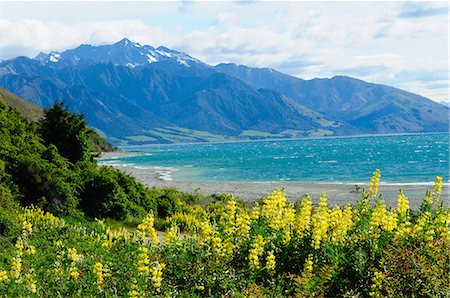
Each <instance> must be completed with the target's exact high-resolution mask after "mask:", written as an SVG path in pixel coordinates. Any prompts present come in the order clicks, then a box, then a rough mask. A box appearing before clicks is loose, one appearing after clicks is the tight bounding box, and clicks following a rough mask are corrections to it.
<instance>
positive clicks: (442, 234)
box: [0, 102, 450, 297]
mask: <svg viewBox="0 0 450 298" xmlns="http://www.w3.org/2000/svg"><path fill="white" fill-rule="evenodd" d="M0 124H1V130H0V198H1V200H0V296H1V297H4V296H6V297H10V296H19V297H59V296H63V297H66V296H70V297H71V296H75V297H79V296H83V297H107V296H108V297H111V296H112V297H175V296H179V297H282V296H285V297H286V296H297V297H298V296H300V297H302V296H304V297H314V296H326V297H335V296H342V297H368V296H370V297H383V296H403V297H419V296H431V297H445V296H448V295H449V294H450V286H449V282H448V272H449V262H448V260H449V257H450V256H449V252H450V212H449V210H448V208H446V207H445V206H444V204H443V202H444V201H446V200H448V197H446V195H445V194H443V193H442V185H443V183H442V178H440V177H436V180H435V184H434V185H433V186H430V190H429V191H427V192H426V193H424V194H423V200H422V201H421V202H420V204H419V203H418V204H415V206H414V207H413V208H411V204H410V203H411V202H410V200H409V199H408V197H407V195H408V194H407V193H406V192H405V193H403V192H398V193H397V194H395V197H394V196H389V197H391V198H395V202H394V201H390V202H387V201H385V200H384V196H383V197H381V196H380V193H379V188H380V187H381V186H380V172H379V171H378V170H376V171H375V172H374V175H373V177H372V179H371V180H370V183H369V184H368V185H367V188H366V190H365V191H362V190H360V191H359V193H358V194H357V195H358V199H355V201H352V204H345V202H340V204H339V205H334V206H333V203H332V201H331V200H328V197H327V195H326V194H325V193H323V194H320V195H317V196H316V195H315V194H314V195H313V196H312V197H310V196H302V197H301V198H300V199H298V200H296V201H295V202H294V203H291V202H289V201H288V200H287V199H286V193H285V192H284V191H282V190H280V189H278V188H275V189H274V190H271V191H269V192H268V193H267V194H266V195H265V196H263V197H261V194H255V196H256V198H255V199H253V200H250V201H248V200H246V201H244V200H242V199H239V198H235V197H233V196H232V195H229V194H203V193H202V192H200V191H197V192H195V191H194V192H192V193H188V192H183V191H180V190H177V189H175V188H166V189H162V188H147V187H146V186H144V185H143V184H142V183H141V182H139V181H138V180H136V179H135V178H133V177H132V176H131V175H129V174H127V173H125V172H123V171H121V170H118V169H114V168H112V167H109V166H102V165H99V164H98V162H97V161H96V159H95V158H94V156H95V154H93V152H92V149H91V148H92V145H90V142H89V138H90V135H91V134H92V132H91V131H90V130H89V129H88V128H87V123H86V121H85V120H84V119H83V117H82V116H80V115H77V114H73V113H70V112H69V111H68V109H67V107H66V106H64V104H61V103H56V104H55V105H54V106H53V107H52V108H50V109H48V110H46V111H44V113H43V116H42V117H41V118H39V119H38V120H36V122H27V120H24V118H23V115H22V114H21V113H20V112H18V111H17V110H15V109H13V108H10V107H8V106H7V105H6V104H5V103H3V102H0ZM136 176H137V175H136ZM149 186H150V183H149ZM167 186H169V185H167ZM174 186H176V185H174ZM271 186H273V187H276V186H278V185H271ZM258 187H260V186H258ZM304 187H305V189H306V188H308V187H313V185H308V186H306V185H305V186H304ZM314 187H315V188H312V189H314V191H317V192H319V189H318V188H320V187H323V186H322V185H315V186H314ZM201 190H202V188H201ZM262 191H266V190H265V189H262ZM286 191H287V194H289V189H288V187H286ZM346 191H347V190H346ZM337 203H339V202H337ZM389 206H391V207H389ZM158 231H165V233H164V236H163V237H162V238H163V239H160V238H161V237H158ZM181 235H182V236H183V237H181Z"/></svg>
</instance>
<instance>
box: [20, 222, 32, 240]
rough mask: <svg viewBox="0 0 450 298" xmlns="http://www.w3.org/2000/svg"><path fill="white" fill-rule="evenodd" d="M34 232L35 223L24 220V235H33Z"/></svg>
mask: <svg viewBox="0 0 450 298" xmlns="http://www.w3.org/2000/svg"><path fill="white" fill-rule="evenodd" d="M32 232H33V225H32V224H31V223H30V222H27V221H23V222H22V235H23V236H24V237H27V236H29V235H31V233H32Z"/></svg>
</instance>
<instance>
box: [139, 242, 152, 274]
mask: <svg viewBox="0 0 450 298" xmlns="http://www.w3.org/2000/svg"><path fill="white" fill-rule="evenodd" d="M149 264H150V260H149V259H148V250H147V248H146V247H140V248H139V254H138V255H137V268H138V272H139V274H140V275H142V276H145V277H147V276H148V275H149V273H150V267H149V266H148V265H149Z"/></svg>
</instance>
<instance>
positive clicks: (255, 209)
mask: <svg viewBox="0 0 450 298" xmlns="http://www.w3.org/2000/svg"><path fill="white" fill-rule="evenodd" d="M260 214H261V208H260V206H259V204H258V202H256V203H255V204H253V207H252V212H251V213H250V219H251V220H257V219H258V218H259V216H260Z"/></svg>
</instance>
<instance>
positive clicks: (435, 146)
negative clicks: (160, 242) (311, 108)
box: [101, 133, 450, 184]
mask: <svg viewBox="0 0 450 298" xmlns="http://www.w3.org/2000/svg"><path fill="white" fill-rule="evenodd" d="M121 149H123V150H133V151H134V150H139V151H140V152H137V153H136V154H137V156H130V157H123V158H109V159H102V160H101V162H102V163H106V164H121V165H128V166H134V167H143V168H147V167H148V168H154V169H155V168H156V169H157V170H159V171H160V172H161V175H160V178H161V179H162V180H171V179H173V180H176V181H256V182H257V181H296V182H324V183H353V182H367V181H368V180H370V177H371V175H372V173H373V171H374V170H375V169H377V168H378V169H380V170H381V174H382V178H381V181H382V182H384V183H414V184H417V183H429V182H431V181H433V180H434V177H435V176H437V175H439V176H443V178H444V181H448V179H449V168H450V165H449V134H448V133H436V134H407V135H385V136H361V137H342V138H317V139H301V140H276V141H254V142H233V143H202V144H170V145H147V146H144V145H142V146H128V147H123V148H121Z"/></svg>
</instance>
